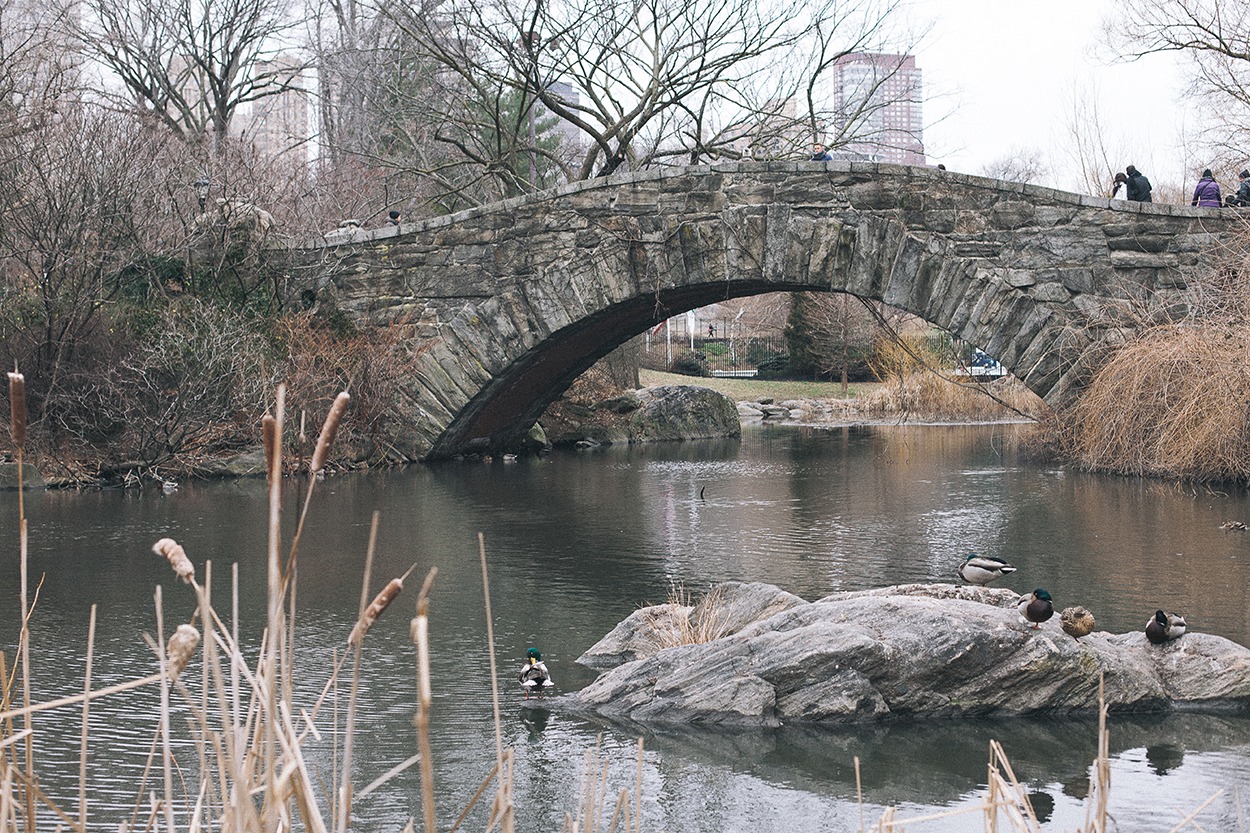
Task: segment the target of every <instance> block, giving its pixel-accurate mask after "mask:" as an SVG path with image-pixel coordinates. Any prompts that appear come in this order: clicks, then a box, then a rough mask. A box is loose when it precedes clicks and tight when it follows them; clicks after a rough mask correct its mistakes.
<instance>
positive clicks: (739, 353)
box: [642, 333, 787, 376]
mask: <svg viewBox="0 0 1250 833" xmlns="http://www.w3.org/2000/svg"><path fill="white" fill-rule="evenodd" d="M786 353H787V347H786V340H785V338H783V337H782V336H743V337H737V338H703V337H700V336H689V335H683V336H681V337H677V336H674V337H673V338H666V337H665V334H664V333H660V334H659V335H658V336H656V335H651V334H648V336H647V338H646V339H645V340H644V343H643V350H642V366H643V367H646V368H649V369H652V370H666V371H672V372H675V373H688V374H691V375H707V372H710V373H711V375H713V376H754V375H756V373H757V372H758V371H759V366H760V363H761V362H767V361H768V360H770V359H772V360H773V361H774V362H775V361H777V360H778V359H779V358H784V357H785V356H786ZM700 368H702V370H703V371H704V372H703V373H699V372H698V371H699V369H700Z"/></svg>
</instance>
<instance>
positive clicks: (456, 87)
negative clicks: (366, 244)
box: [386, 0, 900, 191]
mask: <svg viewBox="0 0 1250 833" xmlns="http://www.w3.org/2000/svg"><path fill="white" fill-rule="evenodd" d="M899 5H900V4H899V2H898V0H818V2H816V3H813V4H806V5H797V4H762V3H756V2H751V0H713V1H712V2H695V0H638V2H632V3H618V2H612V0H573V1H572V2H549V0H525V2H521V3H516V2H507V1H506V0H485V2H479V0H442V1H441V2H431V3H430V4H428V5H423V4H421V3H420V2H419V0H413V2H408V3H397V4H395V5H393V6H388V7H387V9H386V12H387V14H389V15H391V16H392V17H393V19H394V20H395V21H396V23H397V24H398V25H399V27H400V28H401V29H402V30H403V31H404V32H405V33H407V35H408V36H409V37H410V38H411V40H412V41H413V43H415V44H416V45H417V46H418V47H419V48H420V50H422V52H423V53H424V54H425V55H426V56H428V58H429V59H430V60H432V61H433V62H434V63H435V64H436V65H437V67H438V71H437V72H435V73H432V74H431V77H433V78H436V79H437V80H438V83H440V84H441V85H442V86H443V88H444V89H445V90H447V91H449V94H448V95H442V96H435V97H434V99H433V100H434V101H435V102H439V101H442V102H447V101H450V100H451V99H452V98H453V95H452V94H457V95H456V96H455V97H458V98H459V101H460V103H461V106H460V109H459V113H458V114H457V113H453V112H451V111H450V110H449V111H447V112H446V115H447V116H450V117H451V118H449V119H441V120H436V121H435V123H434V126H433V127H432V129H431V131H430V138H431V139H432V140H433V141H434V142H435V143H439V144H442V145H443V146H445V147H447V148H449V149H450V150H452V151H454V153H452V154H450V155H449V156H448V157H447V158H446V162H445V165H446V167H444V168H438V167H437V166H435V165H432V166H430V167H429V168H427V169H426V170H425V171H423V172H422V173H423V174H424V175H427V176H435V177H437V176H442V177H443V183H444V187H445V188H446V189H447V190H450V188H451V186H452V184H453V182H455V181H456V180H454V179H453V178H452V177H449V176H447V173H448V171H450V170H452V169H453V166H455V165H466V166H470V167H472V168H473V169H474V174H472V175H471V176H478V177H486V178H491V179H494V180H495V181H497V182H499V183H501V185H500V187H501V188H502V189H503V190H505V191H508V190H515V189H518V188H521V189H524V188H527V187H529V188H532V187H539V186H541V184H544V183H543V182H542V179H541V177H537V176H535V175H534V173H536V170H535V169H536V168H537V165H536V164H534V163H533V162H527V160H533V159H543V160H546V162H547V164H548V165H550V166H553V167H558V168H559V169H560V173H561V175H562V176H563V177H565V178H568V179H586V178H589V177H591V176H595V175H603V174H610V173H612V172H613V171H615V170H617V169H619V168H621V167H629V168H634V169H638V168H642V167H646V166H648V165H651V164H655V163H661V162H663V161H665V160H668V159H681V160H683V161H698V160H699V159H703V158H709V157H711V158H715V157H717V156H724V157H729V158H736V157H738V156H739V155H740V154H741V145H742V144H743V141H744V139H749V138H751V137H753V136H760V137H763V136H767V135H774V136H780V137H783V138H785V139H786V140H787V141H788V145H787V146H786V152H790V153H793V152H796V151H797V149H798V148H799V147H805V146H806V144H807V143H808V142H810V141H811V140H812V138H813V136H812V129H813V125H816V124H820V125H822V126H823V125H826V124H827V123H828V122H830V121H831V120H832V116H833V111H832V107H831V105H828V104H824V103H822V106H823V107H824V108H825V110H824V111H822V113H818V114H817V115H816V116H813V115H812V114H811V113H809V112H796V107H795V102H796V101H801V100H803V99H804V98H805V97H806V98H807V99H808V100H809V104H808V109H809V110H810V109H811V104H810V103H811V102H812V101H815V100H816V99H817V98H819V95H818V93H817V91H818V90H820V89H821V84H822V80H827V78H828V75H829V73H830V72H831V70H832V67H833V65H834V61H835V59H836V56H837V55H839V54H842V53H844V52H847V51H851V50H864V49H870V48H872V49H883V48H885V46H886V45H887V44H888V43H889V42H890V40H891V38H894V37H895V35H896V33H895V32H893V31H892V30H891V29H890V28H889V27H888V26H887V25H886V24H887V22H888V21H890V20H891V19H892V18H893V17H894V16H895V15H896V12H897V10H898V7H899ZM444 106H445V105H444ZM548 116H549V117H553V118H554V119H556V120H558V124H557V125H553V126H552V128H550V129H549V130H548V131H547V133H548V138H550V134H554V133H559V134H560V135H567V136H568V138H569V139H570V140H571V141H566V142H548V143H546V144H544V143H543V142H542V141H540V139H541V138H542V132H541V131H538V130H536V129H535V125H536V123H537V122H540V121H541V119H543V118H544V117H548ZM566 131H567V132H566ZM850 138H851V137H850V136H843V137H840V141H842V140H845V141H849V139H850ZM527 168H528V169H529V170H530V171H531V173H530V174H529V175H527Z"/></svg>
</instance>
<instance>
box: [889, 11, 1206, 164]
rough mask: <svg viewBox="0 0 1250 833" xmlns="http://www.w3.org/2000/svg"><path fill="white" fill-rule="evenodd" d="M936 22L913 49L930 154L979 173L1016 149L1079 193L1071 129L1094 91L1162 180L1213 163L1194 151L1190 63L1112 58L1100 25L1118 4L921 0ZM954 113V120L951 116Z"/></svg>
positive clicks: (1136, 154)
mask: <svg viewBox="0 0 1250 833" xmlns="http://www.w3.org/2000/svg"><path fill="white" fill-rule="evenodd" d="M910 3H911V6H910V14H911V16H912V18H913V23H914V24H916V25H920V24H923V23H924V21H926V20H927V21H931V22H932V29H931V31H930V33H929V34H928V36H926V37H925V38H924V39H923V40H922V41H921V42H920V44H919V46H918V47H916V48H915V49H914V50H913V53H914V54H915V55H916V64H917V66H918V67H919V68H920V69H921V70H922V71H923V80H924V85H925V97H926V101H925V122H926V128H925V137H924V138H925V146H926V152H927V155H928V157H929V161H930V162H932V163H935V164H936V163H937V162H943V163H945V164H946V166H947V168H949V169H950V170H957V171H963V172H966V173H980V171H981V168H982V167H983V166H984V165H986V164H987V163H989V162H991V161H993V160H995V159H997V158H1000V157H1002V156H1005V155H1007V154H1008V153H1011V152H1013V151H1015V150H1021V149H1037V150H1040V151H1041V152H1042V154H1043V155H1044V157H1045V158H1046V159H1047V161H1048V162H1049V163H1050V164H1051V165H1052V168H1053V173H1052V175H1051V176H1050V177H1049V181H1048V182H1046V183H1044V184H1049V185H1055V186H1057V187H1063V188H1073V187H1075V185H1076V181H1077V178H1076V177H1075V175H1074V173H1073V167H1072V165H1071V163H1070V161H1069V157H1068V155H1067V151H1068V149H1069V146H1070V145H1071V142H1070V141H1069V140H1068V138H1067V136H1066V132H1067V130H1068V125H1069V124H1070V122H1071V120H1072V117H1071V113H1072V111H1073V106H1072V100H1073V96H1074V91H1076V90H1078V89H1085V90H1090V89H1093V90H1094V91H1095V92H1096V95H1097V101H1098V105H1099V111H1100V113H1101V115H1102V116H1103V117H1104V118H1105V120H1106V123H1107V125H1108V126H1109V127H1108V130H1107V134H1108V139H1109V140H1110V143H1111V144H1112V146H1119V147H1122V149H1123V155H1124V156H1125V157H1127V158H1125V159H1123V160H1122V161H1121V162H1120V168H1121V169H1122V168H1123V166H1124V165H1126V164H1130V163H1131V164H1134V165H1136V166H1137V167H1138V169H1140V170H1141V171H1142V172H1143V173H1145V174H1147V176H1149V177H1150V178H1151V180H1152V181H1153V182H1155V183H1156V184H1159V183H1160V182H1171V183H1172V184H1182V182H1183V183H1187V184H1188V185H1189V187H1191V188H1192V186H1193V183H1194V181H1195V180H1196V179H1197V176H1196V175H1195V173H1194V172H1193V171H1192V170H1190V169H1191V168H1194V167H1195V166H1196V167H1197V169H1198V170H1199V171H1200V170H1201V168H1202V167H1204V166H1205V164H1204V162H1203V161H1202V160H1199V159H1191V160H1188V164H1187V163H1186V160H1185V159H1184V158H1183V157H1184V151H1183V148H1184V140H1183V133H1184V130H1185V124H1186V112H1185V107H1184V106H1183V105H1182V104H1181V103H1180V98H1181V88H1182V86H1183V84H1184V80H1185V72H1184V69H1185V67H1184V64H1183V63H1182V59H1178V58H1176V57H1173V56H1162V55H1160V56H1150V57H1149V58H1147V59H1144V60H1142V61H1138V62H1135V63H1131V64H1116V63H1112V62H1111V59H1112V53H1111V51H1110V50H1109V49H1108V48H1106V47H1105V46H1104V45H1103V40H1102V33H1101V31H1100V30H1101V23H1102V20H1103V19H1104V17H1106V16H1108V15H1111V14H1114V13H1115V10H1116V5H1117V4H1116V2H1115V0H910ZM944 114H945V118H943V116H944Z"/></svg>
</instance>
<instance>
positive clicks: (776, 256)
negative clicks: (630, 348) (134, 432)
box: [285, 162, 1243, 458]
mask: <svg viewBox="0 0 1250 833" xmlns="http://www.w3.org/2000/svg"><path fill="white" fill-rule="evenodd" d="M1242 227H1243V221H1242V220H1241V219H1240V218H1239V217H1237V216H1236V215H1235V214H1234V212H1232V211H1224V210H1220V209H1195V208H1188V207H1181V206H1170V205H1149V204H1148V205H1141V204H1137V203H1124V202H1115V203H1112V202H1109V201H1108V200H1106V199H1101V198H1095V197H1089V196H1081V195H1076V194H1069V193H1065V192H1061V191H1055V190H1052V189H1048V188H1041V187H1037V186H1032V185H1020V184H1016V183H1007V182H1000V181H997V180H990V179H983V178H979V177H972V176H966V175H962V174H952V173H949V172H945V171H936V170H931V169H927V168H906V167H898V166H889V165H871V164H859V163H850V164H835V163H829V164H822V163H813V162H785V163H778V162H768V163H748V164H741V165H737V164H730V165H714V166H710V167H699V168H688V169H675V170H672V171H665V172H658V171H657V172H644V173H639V174H631V175H626V176H620V177H612V178H608V179H599V180H592V181H589V182H580V183H575V184H572V185H568V186H564V187H561V188H557V189H554V190H552V191H547V192H544V193H542V194H536V195H532V196H529V197H525V198H520V199H515V200H509V201H507V202H502V203H497V204H494V205H489V206H484V207H481V208H476V209H472V210H470V211H465V212H461V213H459V214H455V215H452V216H449V217H443V218H438V219H435V220H429V221H425V222H421V223H414V224H407V225H403V226H399V227H397V228H390V227H388V228H384V229H378V230H375V231H368V232H366V231H362V230H359V229H349V230H344V231H342V232H336V233H333V234H331V235H328V236H327V237H326V239H324V240H318V241H315V242H311V243H308V244H306V245H299V246H295V247H293V248H291V249H290V250H288V252H287V262H286V267H285V268H286V269H287V272H288V278H289V286H290V287H291V293H292V295H295V296H303V297H304V298H305V300H307V301H310V302H311V301H313V300H317V301H319V302H323V303H327V304H333V305H335V306H336V307H337V308H338V309H340V310H341V311H343V312H344V313H346V314H348V315H350V316H351V317H352V318H353V319H354V320H356V321H357V322H359V323H361V324H364V325H396V324H398V325H402V326H404V327H406V328H408V330H410V332H411V336H412V341H411V344H412V349H413V350H414V352H415V353H416V354H417V358H416V360H415V362H416V370H415V372H414V374H413V376H412V378H411V379H410V380H409V381H408V382H407V383H406V384H405V386H404V388H403V390H401V391H400V392H399V395H400V396H401V397H403V398H404V399H405V400H406V401H407V402H409V403H410V404H411V407H412V410H413V412H414V420H413V425H412V426H411V430H409V431H408V432H407V436H406V438H404V439H402V440H401V441H400V444H399V445H400V447H399V448H398V450H399V451H400V452H402V453H405V454H407V455H409V456H412V457H421V458H426V457H438V456H446V455H450V454H454V453H457V452H459V451H461V450H464V449H466V448H476V447H482V448H492V447H498V446H501V445H504V444H507V443H509V442H511V441H512V440H514V439H515V438H517V437H518V436H520V435H521V434H523V433H524V432H525V431H526V430H527V429H528V428H529V426H531V425H532V424H533V423H534V421H535V420H536V419H537V418H538V416H539V415H540V414H541V413H542V410H543V408H545V407H546V405H547V404H548V403H549V402H551V401H552V400H553V399H555V398H556V397H557V396H559V394H560V393H561V392H563V391H564V389H565V388H567V387H568V385H569V384H570V383H571V382H572V381H573V379H575V378H576V377H577V376H578V375H579V374H580V373H582V372H583V371H584V370H586V369H587V368H588V367H590V366H591V365H592V364H593V363H594V362H595V361H597V360H598V359H599V358H601V357H603V356H604V355H606V354H607V353H609V352H610V351H611V350H613V349H614V348H615V347H617V346H618V345H620V344H622V343H624V342H625V341H626V340H628V339H629V338H631V337H633V336H635V335H637V334H639V333H641V332H644V331H645V330H647V329H648V328H649V327H653V326H654V325H655V324H656V323H657V322H658V321H661V320H663V319H665V318H668V317H670V316H673V315H676V314H678V313H681V312H684V311H686V310H690V309H694V308H697V307H701V306H706V305H707V304H710V303H713V302H715V301H721V300H725V299H728V298H739V297H745V296H749V295H758V294H763V293H766V292H779V291H821V290H823V291H835V292H847V293H850V294H853V295H857V296H859V297H861V298H865V299H870V300H874V301H882V302H884V303H887V304H890V305H891V306H895V307H898V308H900V309H902V310H904V311H906V312H909V313H911V314H913V315H916V316H919V317H920V318H923V319H925V320H926V321H928V322H930V323H932V324H934V325H936V326H938V327H941V328H942V329H944V330H947V331H948V332H950V333H951V334H953V335H955V336H956V337H958V338H961V339H963V340H964V341H967V342H969V343H971V344H975V345H977V346H979V347H981V348H982V349H984V350H985V351H986V352H987V353H989V354H990V355H992V356H993V357H995V358H996V359H998V360H999V361H1001V362H1002V363H1003V365H1005V366H1006V367H1007V368H1009V369H1010V370H1011V371H1012V372H1013V373H1014V374H1015V375H1016V376H1017V377H1019V378H1020V379H1021V380H1022V381H1023V382H1024V384H1026V385H1027V386H1028V387H1029V388H1031V389H1032V390H1033V391H1034V392H1036V393H1037V394H1039V395H1040V396H1042V397H1043V398H1044V399H1045V400H1046V401H1048V402H1050V403H1051V404H1057V403H1060V402H1062V401H1064V400H1065V399H1066V398H1068V397H1069V396H1070V395H1071V394H1072V393H1073V392H1074V391H1076V390H1078V389H1079V388H1080V387H1081V386H1082V385H1083V384H1084V383H1085V381H1086V380H1087V379H1088V375H1089V372H1090V371H1091V370H1092V369H1093V368H1095V367H1097V365H1098V364H1099V362H1100V361H1101V360H1102V357H1103V356H1104V355H1105V352H1106V351H1105V348H1106V347H1107V346H1108V345H1111V344H1115V343H1117V342H1118V341H1120V340H1121V339H1122V338H1123V336H1124V332H1125V330H1130V329H1133V328H1135V327H1139V326H1142V325H1143V324H1144V323H1155V322H1160V321H1164V320H1167V319H1169V318H1171V317H1175V316H1178V315H1181V314H1184V312H1185V311H1186V310H1187V309H1188V307H1189V303H1190V282H1191V281H1193V280H1195V279H1196V278H1198V277H1200V273H1199V271H1198V269H1197V267H1199V266H1200V265H1201V261H1202V258H1203V255H1204V253H1206V252H1209V251H1211V250H1213V249H1214V248H1215V246H1216V245H1217V244H1218V242H1219V240H1220V238H1221V237H1222V236H1223V235H1225V234H1230V233H1232V232H1234V231H1235V230H1238V229H1241V228H1242Z"/></svg>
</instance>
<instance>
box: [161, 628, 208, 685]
mask: <svg viewBox="0 0 1250 833" xmlns="http://www.w3.org/2000/svg"><path fill="white" fill-rule="evenodd" d="M199 644H200V632H199V631H197V630H196V629H195V627H194V626H193V625H187V624H182V625H179V626H178V630H176V631H174V634H173V636H171V637H169V645H167V646H166V647H165V668H166V673H168V674H169V679H170V680H176V679H178V675H179V674H181V673H182V669H184V668H186V667H187V663H188V662H190V661H191V657H192V656H193V655H194V654H195V649H196V648H197V647H199Z"/></svg>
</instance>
